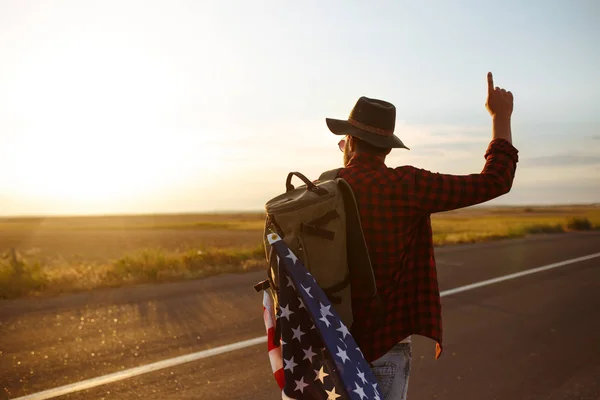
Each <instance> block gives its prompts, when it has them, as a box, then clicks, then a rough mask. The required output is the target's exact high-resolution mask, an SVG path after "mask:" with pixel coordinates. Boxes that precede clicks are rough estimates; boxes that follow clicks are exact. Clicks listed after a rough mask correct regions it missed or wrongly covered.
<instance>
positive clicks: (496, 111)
mask: <svg viewBox="0 0 600 400" xmlns="http://www.w3.org/2000/svg"><path fill="white" fill-rule="evenodd" d="M487 82H488V95H487V101H486V103H485V107H486V108H487V110H488V112H489V113H490V115H491V116H492V117H494V118H507V119H510V117H511V115H512V111H513V94H512V93H511V92H507V91H506V90H504V89H501V88H499V87H497V86H496V87H494V77H493V76H492V73H491V72H488V74H487Z"/></svg>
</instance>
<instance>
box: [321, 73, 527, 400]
mask: <svg viewBox="0 0 600 400" xmlns="http://www.w3.org/2000/svg"><path fill="white" fill-rule="evenodd" d="M487 79H488V94H487V102H486V108H487V110H488V112H489V113H490V115H491V116H492V140H491V142H490V144H489V146H488V148H487V151H486V152H485V155H484V157H485V159H486V163H485V166H484V168H483V171H482V172H481V173H479V174H472V175H463V176H460V175H444V174H439V173H432V172H429V171H426V170H424V169H419V168H416V167H413V166H401V167H397V168H389V167H387V166H386V165H385V157H386V155H388V154H389V153H390V151H391V149H392V148H405V149H408V147H406V146H405V145H404V143H403V142H402V141H401V140H400V139H399V138H398V137H397V136H395V135H394V127H395V119H396V109H395V107H394V106H393V105H392V104H390V103H388V102H385V101H382V100H375V99H369V98H366V97H361V98H360V99H359V100H358V102H357V103H356V105H355V107H354V108H353V110H352V112H351V114H350V117H349V118H348V119H347V120H335V119H329V118H328V119H327V120H326V121H327V126H328V127H329V129H330V130H331V132H333V133H334V134H336V135H345V136H346V137H345V139H342V140H341V141H340V143H339V146H340V149H341V150H342V151H343V152H344V167H345V168H343V169H342V170H341V171H340V175H339V176H340V177H341V178H343V179H345V180H346V181H347V182H348V183H349V184H350V186H351V187H352V189H353V191H354V194H355V196H356V201H357V204H358V207H359V210H360V215H361V222H362V226H363V230H364V235H365V240H366V242H367V247H368V249H369V254H370V257H371V261H372V263H373V270H374V273H375V279H376V283H377V289H378V291H379V293H380V296H381V299H382V300H383V304H384V308H385V317H384V320H383V322H381V321H380V322H377V321H376V320H375V318H374V317H373V316H372V314H373V313H372V311H371V309H372V308H373V307H374V304H364V303H362V304H361V303H359V302H358V301H357V300H356V301H355V299H354V298H353V302H352V307H353V313H354V319H355V323H354V325H353V326H352V334H353V336H354V337H355V339H356V341H357V343H358V344H359V346H360V347H361V350H362V352H363V354H364V356H365V358H366V360H367V361H368V362H369V363H370V365H371V368H372V370H373V373H374V375H375V376H376V378H377V380H378V382H379V385H380V389H381V391H382V392H383V395H384V396H385V399H389V400H400V399H402V400H404V399H405V398H406V393H407V389H408V377H409V373H410V365H411V356H412V352H411V342H410V337H411V335H414V334H418V335H423V336H426V337H429V338H431V339H433V340H434V341H435V342H436V358H439V356H440V355H441V353H442V321H441V303H440V296H439V289H438V282H437V276H436V267H435V259H434V252H433V244H432V233H431V220H430V215H431V214H432V213H436V212H441V211H448V210H453V209H457V208H462V207H467V206H471V205H474V204H478V203H482V202H485V201H488V200H491V199H493V198H496V197H498V196H501V195H503V194H505V193H507V192H508V191H510V189H511V186H512V182H513V179H514V176H515V170H516V164H517V161H518V151H517V149H515V148H514V147H513V145H512V134H511V115H512V110H513V95H512V93H511V92H507V91H505V90H504V89H500V88H498V87H494V82H493V77H492V74H491V73H488V77H487ZM353 294H354V293H353Z"/></svg>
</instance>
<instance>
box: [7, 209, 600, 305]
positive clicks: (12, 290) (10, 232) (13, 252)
mask: <svg viewBox="0 0 600 400" xmlns="http://www.w3.org/2000/svg"><path fill="white" fill-rule="evenodd" d="M263 224H264V215H263V214H262V213H256V214H194V215H192V214H190V215H145V216H102V217H51V218H0V298H14V297H19V296H27V295H52V294H56V293H62V292H68V291H79V290H89V289H94V288H98V287H109V286H123V285H131V284H137V283H147V282H166V281H173V280H184V279H197V278H201V277H205V276H209V275H215V274H220V273H237V272H244V271H248V270H255V269H258V268H263V267H264V251H263V249H262V242H261V235H262V229H263ZM432 224H433V231H434V242H435V244H436V245H438V246H441V245H446V244H455V243H469V242H479V241H486V240H494V239H498V238H509V237H522V236H525V235H528V234H536V233H561V232H567V231H571V230H589V229H598V228H599V227H600V207H598V206H564V207H493V208H491V207H471V208H467V209H463V210H460V211H452V212H447V213H440V214H436V215H434V216H433V217H432Z"/></svg>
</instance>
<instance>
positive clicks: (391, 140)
mask: <svg viewBox="0 0 600 400" xmlns="http://www.w3.org/2000/svg"><path fill="white" fill-rule="evenodd" d="M325 122H326V123H327V127H328V128H329V130H330V131H331V133H333V134H334V135H350V136H356V137H357V138H359V139H362V140H364V141H365V142H367V143H369V144H372V145H373V146H375V147H381V148H384V149H389V148H402V149H407V150H410V149H409V148H408V147H406V145H405V144H404V143H402V140H400V138H399V137H398V136H396V135H392V136H383V135H378V134H375V133H371V132H367V131H364V130H362V129H359V128H357V127H355V126H353V125H350V124H349V123H348V121H344V120H341V119H333V118H325Z"/></svg>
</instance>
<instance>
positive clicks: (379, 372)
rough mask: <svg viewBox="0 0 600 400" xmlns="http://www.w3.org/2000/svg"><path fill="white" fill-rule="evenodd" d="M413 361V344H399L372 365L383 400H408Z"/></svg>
mask: <svg viewBox="0 0 600 400" xmlns="http://www.w3.org/2000/svg"><path fill="white" fill-rule="evenodd" d="M411 361H412V345H411V343H398V344H397V345H395V346H394V347H392V348H391V349H390V351H388V352H387V353H385V354H384V355H383V356H381V357H380V358H378V359H377V360H375V361H373V362H372V363H371V364H370V365H371V371H373V375H375V379H377V384H378V386H379V390H380V391H381V394H382V395H383V399H381V400H406V393H407V392H408V377H409V375H410V364H411Z"/></svg>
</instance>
